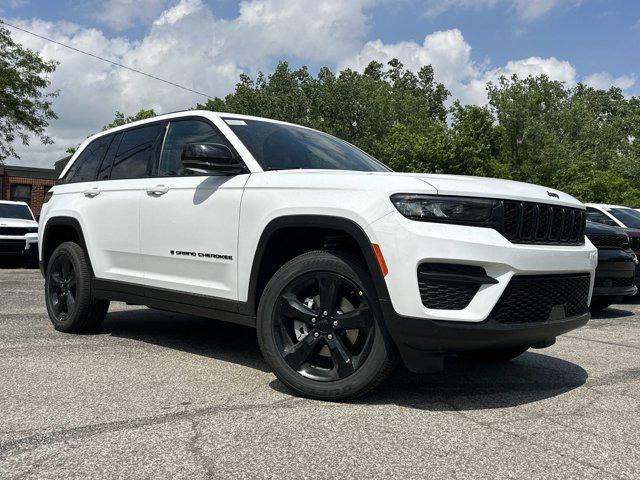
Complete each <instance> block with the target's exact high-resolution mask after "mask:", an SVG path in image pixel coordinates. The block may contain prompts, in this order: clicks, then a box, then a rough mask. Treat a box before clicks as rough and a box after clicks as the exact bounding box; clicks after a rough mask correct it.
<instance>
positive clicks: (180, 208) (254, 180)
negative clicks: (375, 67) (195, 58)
mask: <svg viewBox="0 0 640 480" xmlns="http://www.w3.org/2000/svg"><path fill="white" fill-rule="evenodd" d="M194 115H199V116H202V117H205V118H207V119H209V120H210V121H212V122H213V123H214V124H215V125H216V126H217V127H218V128H219V129H220V131H221V132H222V133H223V134H224V135H225V136H226V138H227V139H228V140H229V142H230V143H231V144H232V145H233V146H234V148H235V149H236V150H237V151H238V153H239V154H240V155H241V157H242V159H243V161H244V162H245V164H246V166H247V167H248V170H249V172H250V173H247V174H242V175H237V176H187V177H159V178H142V179H133V180H108V181H93V182H84V183H72V184H62V185H57V186H56V187H54V188H53V190H52V191H53V192H54V195H53V197H52V199H51V200H50V201H49V202H48V203H46V204H45V206H44V207H43V210H42V214H41V215H42V216H41V218H42V220H41V223H42V225H43V226H44V225H46V223H47V221H48V220H49V219H50V218H52V217H53V216H69V217H73V218H75V219H77V221H78V222H79V223H80V225H81V227H82V229H83V232H84V235H85V241H86V245H87V249H88V253H89V256H90V258H91V262H92V265H93V269H94V273H95V275H96V277H97V278H101V279H108V280H116V281H122V282H128V283H133V284H138V285H149V286H154V287H161V288H167V289H171V290H176V291H180V292H185V293H195V294H201V295H208V296H212V297H217V298H221V299H228V300H234V301H246V300H247V298H248V293H249V279H250V275H251V268H252V264H253V259H254V256H255V252H256V248H257V246H258V242H259V240H260V237H261V235H262V232H263V231H264V229H265V227H266V226H267V225H268V224H269V222H271V221H272V220H274V219H276V218H278V217H282V216H288V215H329V216H335V217H342V218H346V219H349V220H352V221H353V222H355V223H356V224H358V225H359V226H360V227H361V228H362V229H363V230H364V231H365V233H366V234H367V236H368V237H369V240H370V242H372V243H377V244H378V245H379V246H380V248H381V250H382V253H383V255H384V258H385V260H386V263H387V266H388V268H389V274H388V275H387V276H386V277H385V281H386V284H387V287H388V290H389V294H390V297H391V301H392V304H393V307H394V309H395V310H396V311H397V312H398V313H399V314H402V315H409V316H412V317H420V318H434V319H446V320H453V321H469V322H480V321H482V320H484V319H485V318H486V317H487V316H488V314H489V313H490V311H491V309H492V308H493V306H494V305H495V304H496V302H497V301H498V299H499V298H500V295H501V293H502V292H503V291H504V288H505V287H506V285H507V283H508V281H509V279H510V278H511V277H512V276H513V275H514V274H523V273H537V274H544V273H576V272H586V273H589V274H591V278H592V284H593V276H594V271H595V267H596V263H597V251H596V249H595V248H594V247H593V246H592V245H591V243H590V242H589V241H588V240H586V241H585V244H584V245H582V246H550V245H518V244H512V243H510V242H509V241H508V240H507V239H506V238H504V237H503V236H502V235H501V234H500V233H498V232H497V231H495V230H492V229H489V228H480V227H466V226H461V225H449V224H435V223H426V222H417V221H412V220H409V219H407V218H405V217H403V216H402V215H401V214H400V213H399V212H398V211H397V210H396V208H395V207H394V205H393V204H392V202H391V200H390V198H389V197H390V196H391V195H393V194H395V193H416V194H421V193H422V194H441V195H462V196H474V197H489V198H499V199H514V200H522V201H532V202H544V203H547V204H553V205H562V206H572V207H578V208H582V204H581V203H580V202H579V201H578V200H576V199H575V198H573V197H571V196H569V195H567V194H564V193H561V192H556V193H557V194H558V198H552V197H550V196H549V195H548V193H547V189H546V188H544V187H540V186H537V185H531V184H525V183H519V182H512V181H506V180H499V179H489V178H479V177H464V176H453V175H419V174H404V173H392V172H389V173H384V172H375V173H374V172H354V171H341V170H281V171H267V172H265V171H263V170H262V169H261V167H260V165H259V164H258V162H257V161H256V160H255V159H254V157H253V156H252V155H251V154H250V152H249V151H248V150H247V149H246V148H245V147H244V145H243V144H242V142H240V140H239V139H238V138H237V137H236V136H235V134H234V133H233V132H232V131H231V129H230V128H229V127H228V126H227V124H226V123H225V122H224V120H222V118H221V115H222V114H217V113H213V112H203V111H191V112H183V113H175V114H169V115H165V116H160V117H155V118H154V119H153V120H152V121H157V120H162V119H172V118H179V117H181V116H194ZM222 116H224V117H225V118H239V119H242V118H251V117H245V116H242V115H232V114H224V115H222ZM260 120H265V119H260ZM145 122H149V121H142V122H136V123H135V124H130V125H127V126H125V127H119V128H117V129H114V130H122V129H126V128H129V127H131V126H135V125H137V124H143V123H145ZM114 130H111V131H109V132H112V131H114ZM109 132H104V133H102V134H99V135H103V134H105V133H109ZM96 137H97V136H94V137H90V138H89V139H87V141H86V142H85V143H84V144H83V145H82V146H81V147H80V148H79V149H78V152H77V153H76V155H75V156H74V158H72V159H71V161H70V162H69V165H67V167H66V169H65V170H64V171H63V172H62V175H64V174H65V173H66V171H67V170H68V168H69V167H70V165H71V164H72V162H73V161H74V160H75V158H76V157H77V155H78V153H79V152H80V151H81V150H82V148H83V147H84V146H85V145H86V144H87V143H88V142H90V141H91V140H93V139H94V138H96ZM158 186H161V187H162V188H166V192H165V193H163V194H162V195H159V196H155V195H149V194H148V192H147V189H148V188H154V187H158ZM91 189H99V190H100V193H99V194H98V195H95V196H85V193H84V192H86V191H90V190H91ZM176 248H180V249H182V250H185V251H188V252H212V253H216V254H221V255H226V256H229V257H230V258H231V260H229V259H226V258H222V259H210V258H209V259H203V258H199V257H198V256H195V257H193V256H182V255H175V254H173V255H172V254H171V251H172V250H175V249H176ZM41 253H42V252H41ZM426 260H435V261H451V260H454V261H456V262H459V263H467V264H473V265H479V266H483V267H484V268H485V269H486V270H487V273H488V274H489V275H490V276H492V277H495V278H496V279H497V280H498V283H497V284H494V285H484V286H483V287H482V288H481V290H480V291H479V293H478V294H477V295H476V297H475V298H474V299H473V301H472V302H471V304H470V305H469V306H468V307H467V308H465V309H463V310H430V309H427V308H426V307H425V306H424V305H423V304H422V301H421V299H420V294H419V290H418V283H417V276H416V269H417V266H418V265H419V264H420V263H422V262H424V261H426Z"/></svg>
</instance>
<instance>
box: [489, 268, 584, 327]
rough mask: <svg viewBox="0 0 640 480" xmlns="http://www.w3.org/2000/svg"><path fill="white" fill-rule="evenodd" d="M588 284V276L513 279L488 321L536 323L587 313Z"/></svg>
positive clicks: (537, 276) (521, 276)
mask: <svg viewBox="0 0 640 480" xmlns="http://www.w3.org/2000/svg"><path fill="white" fill-rule="evenodd" d="M589 283H590V277H589V275H588V274H576V275H517V276H514V277H513V278H512V279H511V281H510V282H509V285H507V288H506V289H505V291H504V293H503V294H502V296H501V297H500V300H498V303H497V304H496V306H495V307H494V308H493V310H492V311H491V314H490V315H489V318H492V319H493V320H496V321H498V322H500V323H535V322H546V321H548V320H555V319H560V318H563V317H573V316H576V315H580V314H583V313H586V312H587V311H588V310H589V307H588V306H587V299H588V297H589ZM563 310H564V312H563Z"/></svg>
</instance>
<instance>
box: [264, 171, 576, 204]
mask: <svg viewBox="0 0 640 480" xmlns="http://www.w3.org/2000/svg"><path fill="white" fill-rule="evenodd" d="M266 173H267V174H268V175H277V176H279V177H280V178H281V180H282V181H284V179H287V181H284V184H283V183H280V185H282V186H289V185H291V186H297V187H298V188H300V187H303V186H304V185H309V186H314V187H316V188H317V187H323V188H352V189H360V190H375V191H380V192H382V191H384V192H386V193H389V194H393V193H431V194H433V193H437V194H438V195H459V196H467V197H485V198H499V199H508V200H520V201H523V202H539V203H547V204H553V205H562V206H567V207H577V208H584V206H583V205H582V203H580V202H579V201H578V200H577V199H575V198H573V197H572V196H571V195H567V194H566V193H563V192H561V191H559V190H552V189H550V188H545V187H541V186H540V185H533V184H531V183H523V182H514V181H512V180H502V179H500V178H485V177H469V176H464V175H438V174H420V173H398V172H357V171H352V170H312V169H295V170H277V171H271V172H266ZM550 194H552V195H550ZM556 195H557V198H556Z"/></svg>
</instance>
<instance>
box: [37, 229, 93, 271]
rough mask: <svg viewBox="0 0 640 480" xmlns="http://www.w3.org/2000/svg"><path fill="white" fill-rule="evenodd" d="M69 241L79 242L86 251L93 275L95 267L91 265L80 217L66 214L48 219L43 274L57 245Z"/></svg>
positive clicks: (42, 260) (43, 236)
mask: <svg viewBox="0 0 640 480" xmlns="http://www.w3.org/2000/svg"><path fill="white" fill-rule="evenodd" d="M67 241H75V242H77V243H78V244H79V245H80V247H82V249H83V250H84V251H85V254H86V255H87V262H88V264H89V271H90V273H91V276H92V277H93V267H92V266H91V259H90V258H89V254H88V251H87V245H86V243H85V239H84V233H83V231H82V226H81V225H80V222H79V221H78V219H76V218H73V217H66V216H60V217H51V218H49V219H47V223H46V224H45V227H44V233H43V234H42V240H41V243H42V247H41V248H42V249H41V252H42V255H41V258H40V271H41V272H42V274H43V275H44V274H45V272H46V271H47V265H48V263H49V259H50V258H51V254H52V253H53V251H54V250H55V249H56V247H57V246H58V245H60V244H61V243H63V242H67Z"/></svg>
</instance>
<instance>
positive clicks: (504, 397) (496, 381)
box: [99, 309, 588, 410]
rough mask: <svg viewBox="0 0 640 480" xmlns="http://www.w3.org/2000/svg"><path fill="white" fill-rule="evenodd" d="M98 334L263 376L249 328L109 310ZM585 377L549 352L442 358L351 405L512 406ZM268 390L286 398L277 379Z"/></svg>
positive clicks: (398, 374)
mask: <svg viewBox="0 0 640 480" xmlns="http://www.w3.org/2000/svg"><path fill="white" fill-rule="evenodd" d="M99 333H103V334H104V333H106V334H109V335H111V336H113V337H118V338H127V339H131V340H135V341H140V342H145V343H149V344H152V345H158V346H161V347H166V348H172V349H177V350H180V351H183V352H188V353H192V354H196V355H202V356H205V357H209V358H212V359H216V360H222V361H225V362H232V363H236V364H238V365H243V366H246V367H250V368H255V369H257V370H260V371H262V372H268V371H269V367H268V366H267V365H266V363H265V362H264V360H263V359H262V355H261V354H260V349H259V347H258V342H257V339H256V334H255V330H254V329H252V328H248V327H243V326H240V325H234V324H231V323H226V322H219V321H216V320H210V319H207V318H202V317H195V316H191V315H181V314H177V313H170V312H162V311H158V310H153V309H138V310H127V311H116V312H110V313H109V314H108V315H107V318H106V320H105V322H104V324H103V325H102V327H101V330H100V332H99ZM587 377H588V375H587V372H586V371H585V370H584V369H583V368H582V367H580V366H578V365H576V364H575V363H572V362H569V361H566V360H562V359H560V358H557V357H554V356H553V355H546V354H541V353H536V352H535V351H529V352H527V353H525V354H524V355H522V356H521V357H518V358H517V359H515V360H513V361H511V362H509V363H505V364H499V365H476V364H472V363H467V362H463V361H461V360H459V359H458V358H456V357H451V358H447V360H446V362H445V369H444V371H443V372H440V373H435V374H423V375H417V374H413V373H411V372H409V371H407V370H406V369H405V368H404V367H403V366H402V365H400V366H399V367H398V368H397V369H396V371H395V372H394V373H393V374H392V375H391V377H390V378H389V379H388V380H387V381H386V382H384V383H383V384H382V385H381V386H379V387H378V388H377V389H376V390H374V391H373V392H372V393H370V394H369V395H367V396H365V397H364V398H362V399H358V400H355V402H357V403H359V404H365V405H366V404H396V405H401V406H405V407H411V408H419V409H425V410H480V409H494V408H504V407H512V406H516V405H523V404H528V403H532V402H537V401H539V400H543V399H545V398H550V397H555V396H558V395H561V394H563V393H565V392H568V391H570V390H573V389H575V388H578V387H580V386H581V385H583V384H584V383H585V382H586V380H587ZM269 386H270V387H271V388H273V389H274V390H277V391H279V392H282V393H287V394H291V393H292V392H291V391H289V390H288V389H287V388H286V387H285V386H284V385H283V384H282V383H281V382H280V381H278V380H277V379H274V380H273V381H271V382H270V383H269Z"/></svg>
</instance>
